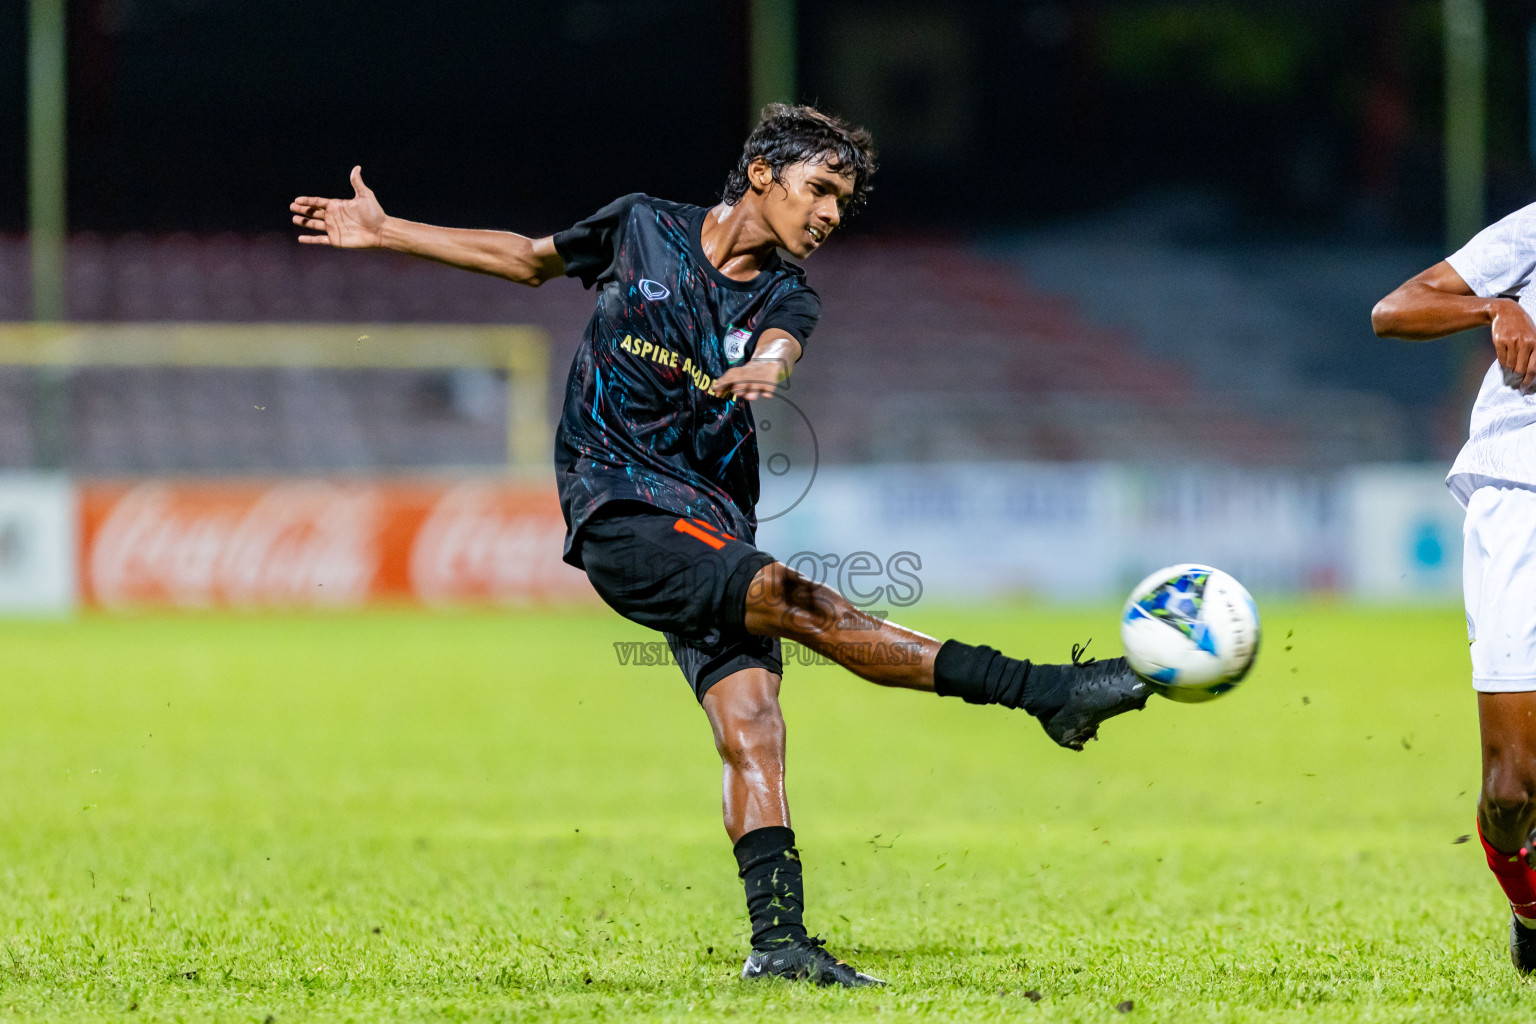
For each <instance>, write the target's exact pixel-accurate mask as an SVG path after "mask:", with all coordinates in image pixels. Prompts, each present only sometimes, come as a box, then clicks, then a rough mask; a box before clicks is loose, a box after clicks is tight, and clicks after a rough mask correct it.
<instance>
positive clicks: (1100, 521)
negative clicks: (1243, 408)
mask: <svg viewBox="0 0 1536 1024" xmlns="http://www.w3.org/2000/svg"><path fill="white" fill-rule="evenodd" d="M1121 492H1122V488H1121V486H1120V482H1119V478H1118V471H1117V470H1116V469H1115V467H1112V466H1101V465H1095V464H1046V463H1041V464H1029V463H1015V464H1008V463H1000V464H973V465H959V466H934V465H914V466H861V467H834V468H826V467H823V468H822V469H821V470H820V472H819V473H818V474H817V476H816V479H815V482H814V485H813V486H812V487H810V488H809V490H808V491H806V493H805V495H804V497H803V498H802V500H801V501H800V503H799V504H798V505H797V506H795V507H794V508H793V509H792V510H790V511H789V512H787V513H785V514H784V515H781V516H778V517H777V518H774V519H770V520H768V521H766V522H764V523H763V524H762V526H761V528H760V529H759V530H758V545H759V546H760V547H762V548H763V550H765V551H768V552H770V553H771V554H773V555H774V556H775V557H777V558H779V559H780V560H781V561H784V562H787V563H789V564H790V565H791V566H792V567H793V568H795V569H797V570H798V571H800V572H802V573H805V574H806V575H812V574H813V573H815V574H817V578H818V579H820V580H821V581H822V582H826V583H829V584H831V585H832V586H835V587H837V588H838V589H839V590H841V591H842V592H843V593H844V594H847V595H848V596H849V597H851V598H852V599H853V600H854V601H855V602H856V603H858V604H861V605H862V606H864V607H871V606H872V605H878V606H880V607H885V606H886V605H887V604H891V605H896V606H898V607H900V606H902V605H904V604H912V603H915V600H916V598H917V597H918V596H923V595H925V594H931V595H933V596H937V597H943V598H946V599H951V600H956V599H960V600H964V599H971V600H975V599H980V598H986V597H1001V596H1008V595H1019V596H1031V597H1039V598H1042V599H1046V600H1067V601H1081V600H1091V599H1094V598H1097V597H1100V596H1102V595H1104V594H1106V593H1109V592H1112V591H1113V590H1115V589H1116V588H1117V587H1118V582H1119V581H1118V577H1117V572H1116V565H1117V550H1116V548H1117V538H1118V535H1119V533H1120V524H1121V522H1122V519H1123V516H1122V511H1121V508H1120V505H1121ZM914 581H916V582H914ZM850 584H851V585H852V586H853V587H855V588H857V589H858V592H859V594H860V595H862V596H854V595H853V594H851V593H850V592H849V586H850ZM914 588H916V589H915V591H914ZM882 601H883V603H882Z"/></svg>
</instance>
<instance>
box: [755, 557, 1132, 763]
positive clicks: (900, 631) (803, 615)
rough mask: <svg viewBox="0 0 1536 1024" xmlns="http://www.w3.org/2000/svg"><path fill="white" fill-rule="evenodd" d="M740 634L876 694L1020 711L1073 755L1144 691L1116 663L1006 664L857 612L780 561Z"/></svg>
mask: <svg viewBox="0 0 1536 1024" xmlns="http://www.w3.org/2000/svg"><path fill="white" fill-rule="evenodd" d="M746 601H747V606H746V617H745V624H746V628H747V631H748V632H750V633H754V634H756V635H758V636H776V637H780V638H782V639H785V640H793V641H796V642H798V643H802V644H804V645H805V646H807V647H809V648H811V649H812V650H814V651H816V652H817V653H819V654H822V655H825V656H826V657H828V658H831V659H832V660H833V661H835V662H837V663H838V664H840V665H842V666H843V667H844V668H847V669H848V670H849V671H851V672H853V673H855V674H856V675H858V676H860V677H862V678H864V679H867V680H869V681H870V682H872V683H879V684H881V685H882V686H901V687H907V688H909V689H914V690H930V691H933V692H934V693H937V694H939V695H940V696H954V697H961V698H963V699H964V700H966V701H967V702H968V703H971V704H1002V705H1004V706H1005V707H1011V708H1023V709H1024V710H1025V711H1027V712H1029V713H1030V714H1031V715H1034V716H1035V717H1036V718H1038V719H1039V720H1040V724H1041V725H1042V726H1044V727H1045V731H1046V733H1047V734H1048V735H1049V736H1050V737H1051V739H1053V740H1055V741H1056V742H1057V743H1059V744H1061V745H1062V746H1064V747H1070V748H1072V749H1073V750H1081V749H1082V748H1083V744H1084V743H1085V742H1086V741H1088V740H1090V739H1094V738H1095V737H1096V736H1097V735H1098V727H1099V724H1100V723H1101V722H1103V721H1104V720H1106V719H1108V718H1111V717H1113V716H1115V715H1118V714H1121V713H1122V712H1125V711H1133V710H1140V709H1141V708H1142V707H1145V706H1146V703H1147V698H1148V697H1149V696H1150V695H1151V693H1152V690H1151V688H1150V687H1149V686H1148V685H1147V684H1146V682H1144V681H1143V680H1141V679H1139V678H1137V676H1136V674H1135V673H1133V672H1132V671H1131V669H1130V666H1129V665H1127V664H1126V662H1125V659H1124V658H1115V659H1112V660H1110V661H1086V662H1081V663H1080V662H1079V661H1078V654H1079V651H1078V650H1077V649H1076V648H1074V650H1073V660H1072V663H1071V664H1067V665H1047V664H1037V663H1032V662H1029V661H1024V660H1020V659H1015V658H1009V657H1007V656H1005V655H1003V654H1002V653H1000V652H998V651H995V650H993V649H992V648H990V647H973V646H971V645H970V644H964V643H961V642H959V641H958V640H950V641H947V642H945V643H940V642H939V641H938V640H935V639H934V638H933V637H931V636H927V635H925V634H923V633H919V632H917V631H916V630H912V629H908V628H907V627H905V626H901V625H898V624H896V623H894V622H890V621H888V620H885V619H879V618H875V617H874V616H872V615H869V614H868V613H866V612H863V611H860V610H859V609H858V608H855V607H854V606H853V605H852V604H851V603H849V601H848V600H847V598H845V597H843V596H842V595H841V594H839V593H838V592H837V591H836V590H833V589H832V588H831V587H828V586H824V585H823V584H820V583H817V582H815V581H814V580H811V579H808V578H807V577H805V576H802V575H800V574H799V573H797V572H795V571H794V570H793V569H791V568H789V567H788V566H786V565H784V564H783V563H782V562H774V563H772V564H769V565H765V566H763V567H762V568H761V569H759V570H758V572H757V575H756V576H755V577H754V578H753V580H752V585H751V587H750V588H748V590H747V595H746Z"/></svg>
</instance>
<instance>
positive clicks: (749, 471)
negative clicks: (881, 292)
mask: <svg viewBox="0 0 1536 1024" xmlns="http://www.w3.org/2000/svg"><path fill="white" fill-rule="evenodd" d="M708 212H709V211H708V210H707V209H706V208H705V207H702V206H690V205H687V204H684V203H670V202H666V201H664V200H660V199H652V198H651V197H650V196H645V195H638V194H636V195H630V196H625V197H624V198H623V199H619V200H617V201H615V202H613V203H610V204H609V205H608V206H605V207H604V208H603V209H601V210H599V211H598V212H597V213H595V214H593V215H592V216H591V217H589V218H587V219H586V220H584V221H582V222H581V223H579V224H577V225H576V226H574V227H572V228H571V229H570V230H568V231H561V232H559V233H558V234H556V235H555V237H554V241H555V248H556V250H558V251H559V253H560V257H561V259H563V260H564V261H565V272H566V274H567V275H568V276H572V277H579V278H581V281H582V284H583V285H585V286H586V287H588V288H590V287H592V286H593V285H594V284H595V285H597V288H598V292H597V310H596V312H594V313H593V314H592V320H591V322H590V323H588V325H587V333H586V337H585V338H584V339H583V340H582V343H581V347H580V348H578V349H577V351H576V358H575V360H574V361H573V362H572V364H571V373H570V377H569V379H568V380H567V382H566V389H565V408H564V410H563V411H562V413H561V415H560V428H559V430H558V431H557V432H556V434H555V475H556V480H557V482H558V484H559V488H560V507H561V510H562V511H563V512H564V513H565V524H566V531H567V532H566V540H565V560H566V561H567V562H570V563H571V564H572V565H576V566H578V567H579V566H580V565H581V555H580V548H579V547H577V548H575V549H573V547H572V543H571V542H572V540H573V539H574V538H575V536H576V533H577V531H579V530H580V529H581V525H582V523H584V522H585V521H586V520H587V518H588V517H589V516H590V515H592V513H593V512H594V511H596V510H597V509H598V508H599V507H600V506H602V505H604V504H606V503H608V502H611V501H639V502H643V503H645V504H647V505H652V506H654V507H656V508H660V509H663V510H665V511H668V512H675V513H677V514H678V515H682V516H696V517H698V518H700V519H702V520H704V521H706V522H709V523H713V524H714V525H716V526H717V527H719V528H720V529H722V530H724V531H726V532H727V533H730V534H733V535H735V536H737V537H741V538H742V539H745V540H751V539H752V537H753V536H754V534H755V532H756V527H757V520H756V516H755V515H754V507H755V506H756V504H757V495H758V475H757V440H756V437H755V435H754V432H753V425H752V412H751V410H750V409H749V408H748V406H749V405H750V403H748V402H746V401H745V400H742V399H734V400H727V399H724V398H717V397H715V396H714V395H712V394H710V392H709V387H710V385H711V384H713V383H714V381H715V378H716V377H718V376H720V375H721V374H722V373H724V372H725V371H726V370H727V369H728V368H730V367H732V366H738V365H740V364H741V363H743V362H745V361H746V360H747V359H750V358H751V357H752V352H753V349H754V348H755V346H756V344H757V339H758V337H759V336H760V335H761V334H762V332H763V331H765V330H767V329H769V328H773V327H776V328H779V329H781V330H784V331H787V332H788V333H790V334H792V335H793V336H794V337H795V338H796V339H797V340H798V341H800V343H801V344H804V343H805V342H806V340H807V339H808V338H809V337H810V334H811V331H812V330H813V329H814V328H815V326H816V320H817V318H818V317H819V316H820V313H821V300H820V299H819V298H818V297H817V295H816V293H815V292H814V291H812V290H811V288H810V287H809V286H808V285H806V283H805V272H804V271H803V270H801V269H800V268H799V267H797V266H795V265H794V264H792V263H788V262H785V261H784V260H781V259H779V258H778V256H776V255H775V256H774V257H772V258H771V259H770V260H769V262H768V265H767V266H766V267H764V269H763V271H762V272H761V273H760V274H758V275H757V276H756V277H754V278H753V279H752V280H750V281H733V280H732V279H730V278H728V277H726V276H725V275H724V274H722V273H720V271H719V270H718V269H716V268H715V267H714V266H713V265H712V264H711V263H710V262H709V261H708V260H707V259H705V258H704V253H703V250H702V248H701V247H700V242H699V231H700V228H701V227H702V225H703V222H704V217H705V216H706V215H707V213H708Z"/></svg>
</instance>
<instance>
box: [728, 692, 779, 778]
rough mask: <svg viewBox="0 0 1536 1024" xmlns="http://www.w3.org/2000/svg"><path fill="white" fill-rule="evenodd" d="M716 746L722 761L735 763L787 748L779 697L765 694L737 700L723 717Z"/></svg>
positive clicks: (774, 753) (752, 759) (748, 761)
mask: <svg viewBox="0 0 1536 1024" xmlns="http://www.w3.org/2000/svg"><path fill="white" fill-rule="evenodd" d="M715 749H716V750H718V751H719V752H720V759H721V760H722V761H725V762H727V763H729V764H733V765H746V764H752V763H755V762H757V761H759V760H761V759H762V758H764V757H765V756H777V754H778V752H779V751H782V750H783V749H784V715H783V713H782V712H781V711H780V710H779V702H778V700H777V699H773V698H769V697H767V696H766V695H764V696H761V697H753V698H752V699H749V700H743V701H738V702H736V703H734V704H733V705H732V706H731V707H730V709H729V710H728V713H726V714H722V715H721V716H720V722H719V728H718V730H717V731H716V733H715Z"/></svg>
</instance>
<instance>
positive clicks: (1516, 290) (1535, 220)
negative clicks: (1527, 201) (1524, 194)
mask: <svg viewBox="0 0 1536 1024" xmlns="http://www.w3.org/2000/svg"><path fill="white" fill-rule="evenodd" d="M1446 262H1447V263H1449V264H1450V265H1451V269H1453V270H1455V271H1456V273H1458V274H1460V275H1461V279H1462V280H1463V281H1465V282H1467V286H1468V287H1469V288H1471V289H1472V291H1473V293H1474V294H1476V295H1481V296H1483V297H1484V298H1489V297H1492V296H1494V295H1519V294H1520V293H1521V292H1523V291H1524V290H1525V288H1526V286H1527V285H1529V284H1530V283H1531V275H1532V273H1533V272H1536V204H1532V205H1530V206H1527V207H1524V208H1523V209H1519V210H1516V211H1515V212H1514V213H1512V214H1510V215H1509V216H1508V217H1505V218H1504V219H1503V220H1500V221H1496V222H1495V223H1493V224H1490V225H1488V226H1487V227H1486V228H1484V229H1483V230H1481V231H1479V232H1478V233H1477V234H1476V235H1474V236H1472V240H1471V241H1470V242H1468V243H1467V244H1466V245H1464V246H1462V247H1461V248H1460V249H1458V250H1457V251H1456V252H1455V253H1454V254H1452V255H1450V256H1447V257H1446Z"/></svg>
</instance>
